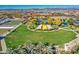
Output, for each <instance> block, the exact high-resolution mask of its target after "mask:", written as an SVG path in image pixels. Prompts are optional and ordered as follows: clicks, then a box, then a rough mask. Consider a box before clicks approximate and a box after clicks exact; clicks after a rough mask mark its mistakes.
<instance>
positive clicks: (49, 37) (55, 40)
mask: <svg viewBox="0 0 79 59" xmlns="http://www.w3.org/2000/svg"><path fill="white" fill-rule="evenodd" d="M75 35H76V34H75V33H73V32H71V31H64V30H59V31H54V32H31V31H29V30H28V29H27V27H26V25H24V24H23V25H21V26H20V27H19V28H17V29H16V31H14V32H13V33H11V34H10V35H8V36H7V37H6V39H5V41H6V44H7V46H8V47H9V48H16V47H17V46H19V45H22V44H24V43H26V44H30V43H31V42H42V43H45V42H48V43H50V44H57V45H63V44H64V43H67V42H69V41H71V40H73V39H74V38H75Z"/></svg>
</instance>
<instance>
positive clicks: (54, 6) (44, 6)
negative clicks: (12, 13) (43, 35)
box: [0, 5, 79, 9]
mask: <svg viewBox="0 0 79 59" xmlns="http://www.w3.org/2000/svg"><path fill="white" fill-rule="evenodd" d="M32 8H79V5H0V9H32Z"/></svg>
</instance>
